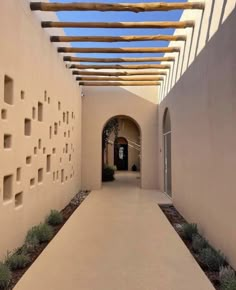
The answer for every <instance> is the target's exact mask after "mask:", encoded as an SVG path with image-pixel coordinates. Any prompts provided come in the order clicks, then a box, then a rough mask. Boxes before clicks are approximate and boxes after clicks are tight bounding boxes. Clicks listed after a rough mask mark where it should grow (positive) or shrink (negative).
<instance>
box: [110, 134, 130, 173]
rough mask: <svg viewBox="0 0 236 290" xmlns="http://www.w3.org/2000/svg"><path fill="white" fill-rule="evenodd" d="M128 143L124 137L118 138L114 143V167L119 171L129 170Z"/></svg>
mask: <svg viewBox="0 0 236 290" xmlns="http://www.w3.org/2000/svg"><path fill="white" fill-rule="evenodd" d="M128 154H129V150H128V141H127V139H126V138H124V137H117V138H116V139H115V142H114V165H115V166H116V168H117V170H128Z"/></svg>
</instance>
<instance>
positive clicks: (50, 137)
mask: <svg viewBox="0 0 236 290" xmlns="http://www.w3.org/2000/svg"><path fill="white" fill-rule="evenodd" d="M49 139H52V126H50V127H49Z"/></svg>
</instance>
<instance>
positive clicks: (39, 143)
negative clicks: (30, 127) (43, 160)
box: [38, 139, 42, 149]
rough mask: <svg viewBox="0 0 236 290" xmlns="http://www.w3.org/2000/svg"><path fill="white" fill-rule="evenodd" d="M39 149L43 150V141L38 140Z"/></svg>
mask: <svg viewBox="0 0 236 290" xmlns="http://www.w3.org/2000/svg"><path fill="white" fill-rule="evenodd" d="M38 148H39V149H41V148H42V140H41V139H38Z"/></svg>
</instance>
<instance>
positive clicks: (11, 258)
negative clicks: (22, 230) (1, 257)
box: [5, 253, 30, 270]
mask: <svg viewBox="0 0 236 290" xmlns="http://www.w3.org/2000/svg"><path fill="white" fill-rule="evenodd" d="M29 262H30V258H29V256H28V255H26V254H23V253H19V254H18V253H14V254H12V255H8V256H7V258H6V261H5V264H6V265H7V266H8V267H9V268H10V269H11V270H17V269H23V268H25V267H26V266H27V265H28V264H29Z"/></svg>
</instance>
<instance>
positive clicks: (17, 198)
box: [15, 192, 23, 208]
mask: <svg viewBox="0 0 236 290" xmlns="http://www.w3.org/2000/svg"><path fill="white" fill-rule="evenodd" d="M22 205H23V192H19V193H17V194H16V195H15V207H16V208H18V207H20V206H22Z"/></svg>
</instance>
